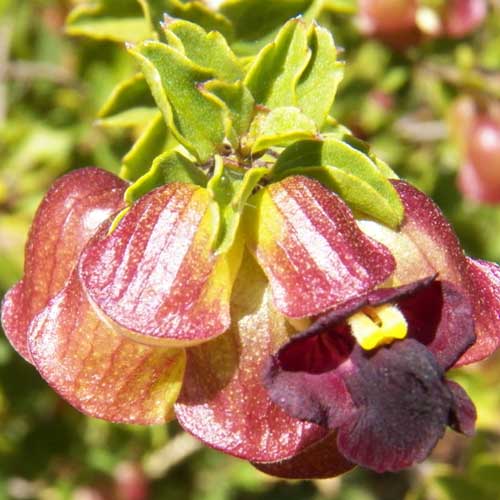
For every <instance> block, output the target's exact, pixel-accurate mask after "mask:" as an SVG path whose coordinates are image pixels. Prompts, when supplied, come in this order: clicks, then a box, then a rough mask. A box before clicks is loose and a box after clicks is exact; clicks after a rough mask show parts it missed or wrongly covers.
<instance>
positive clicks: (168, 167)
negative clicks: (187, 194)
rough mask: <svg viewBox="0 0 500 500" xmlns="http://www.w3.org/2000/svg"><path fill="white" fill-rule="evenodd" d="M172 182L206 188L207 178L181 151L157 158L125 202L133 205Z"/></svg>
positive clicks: (129, 190)
mask: <svg viewBox="0 0 500 500" xmlns="http://www.w3.org/2000/svg"><path fill="white" fill-rule="evenodd" d="M170 182H187V183H189V184H197V185H199V186H206V184H207V176H206V175H205V174H204V173H203V172H202V171H201V170H200V169H199V168H198V167H197V166H196V164H195V163H193V162H192V161H191V160H190V159H189V158H188V157H187V156H186V155H185V154H183V153H182V152H181V151H180V150H179V149H174V150H171V151H167V152H165V153H163V154H161V155H160V156H157V157H156V158H155V160H154V161H153V164H152V166H151V169H150V170H149V171H148V172H147V173H146V174H144V175H143V176H142V177H140V178H139V179H138V180H137V181H136V182H134V184H132V185H131V186H130V187H129V188H128V189H127V191H126V192H125V200H126V201H127V202H128V203H130V204H132V203H134V202H135V201H136V200H138V199H139V198H140V197H141V196H143V195H145V194H146V193H149V191H151V190H153V189H154V188H156V187H158V186H162V185H164V184H168V183H170Z"/></svg>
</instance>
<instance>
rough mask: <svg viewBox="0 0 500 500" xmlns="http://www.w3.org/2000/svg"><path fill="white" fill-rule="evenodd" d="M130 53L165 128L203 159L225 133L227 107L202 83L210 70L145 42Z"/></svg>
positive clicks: (157, 44) (170, 51)
mask: <svg viewBox="0 0 500 500" xmlns="http://www.w3.org/2000/svg"><path fill="white" fill-rule="evenodd" d="M130 52H131V53H132V54H133V55H134V56H135V57H136V58H137V60H138V62H139V64H140V66H141V68H142V71H143V73H144V76H145V78H146V80H147V82H148V84H149V86H150V88H151V92H152V94H153V96H154V98H155V100H156V103H157V105H158V107H159V109H160V110H161V112H162V114H163V117H164V119H165V121H166V123H167V125H168V128H169V129H170V130H171V131H172V133H173V134H174V135H175V137H176V138H177V140H178V141H179V142H180V143H181V144H183V145H184V146H185V147H186V148H187V149H188V150H190V151H191V152H192V153H193V154H195V155H196V156H197V157H198V158H199V159H200V161H205V160H207V158H208V157H209V156H210V155H211V154H213V153H214V151H216V149H217V147H219V146H220V145H221V144H222V142H223V139H224V136H225V118H226V114H227V110H226V108H225V106H224V105H223V103H222V101H220V100H219V99H217V98H216V97H215V96H213V94H209V93H207V92H203V87H202V84H203V82H205V81H206V80H210V79H212V78H213V76H214V75H213V73H212V72H210V71H207V70H206V69H204V68H202V67H201V66H198V65H195V64H194V63H193V62H191V61H190V60H189V59H187V58H186V57H185V56H183V55H182V54H179V52H178V51H177V50H175V49H174V48H172V47H170V46H168V45H166V44H163V43H159V42H154V41H147V42H144V43H142V44H140V45H138V46H136V47H134V48H133V49H130Z"/></svg>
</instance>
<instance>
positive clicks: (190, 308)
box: [2, 17, 500, 478]
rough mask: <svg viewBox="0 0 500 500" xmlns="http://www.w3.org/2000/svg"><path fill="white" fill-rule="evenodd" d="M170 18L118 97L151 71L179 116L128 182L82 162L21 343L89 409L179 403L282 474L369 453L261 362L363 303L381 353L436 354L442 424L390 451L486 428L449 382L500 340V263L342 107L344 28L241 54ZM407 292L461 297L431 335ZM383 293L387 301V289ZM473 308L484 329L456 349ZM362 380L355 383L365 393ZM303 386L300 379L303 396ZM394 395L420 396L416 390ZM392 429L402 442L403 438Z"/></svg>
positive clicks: (159, 116)
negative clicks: (301, 412)
mask: <svg viewBox="0 0 500 500" xmlns="http://www.w3.org/2000/svg"><path fill="white" fill-rule="evenodd" d="M162 29H163V30H164V31H165V36H166V39H168V41H169V43H168V44H166V43H163V42H159V41H157V40H148V41H145V42H142V43H140V44H138V45H137V46H130V47H129V50H130V52H131V53H132V54H133V55H134V57H136V59H137V60H138V62H139V64H140V66H141V69H142V72H143V76H136V77H134V78H133V79H132V80H128V81H127V82H125V83H124V84H121V85H120V86H119V87H118V89H117V90H116V92H115V93H114V94H113V96H112V98H111V104H110V105H109V106H108V108H109V107H110V108H111V109H116V107H118V108H120V109H121V107H122V105H123V102H127V103H128V102H130V95H131V94H130V93H132V94H134V95H136V92H139V93H143V92H144V87H145V85H144V84H145V83H147V85H148V86H149V88H150V90H151V93H152V95H153V96H154V98H155V101H156V103H157V104H158V108H159V110H160V111H161V113H160V112H157V113H155V118H154V119H153V120H152V122H151V124H149V125H148V126H147V127H146V128H145V131H144V135H143V136H141V137H140V138H139V140H138V141H137V143H136V144H135V145H134V147H133V149H132V150H131V151H130V153H129V154H128V155H127V163H126V164H125V165H124V168H123V169H122V172H121V173H122V175H123V176H124V177H125V178H127V179H128V181H124V180H121V179H119V178H118V177H116V176H114V175H112V174H110V173H107V172H104V171H102V170H99V169H96V168H89V169H82V170H77V171H74V172H72V173H70V174H68V175H66V176H65V177H63V178H61V179H60V180H58V181H57V182H56V183H55V184H54V186H53V187H52V188H51V190H50V191H49V192H48V193H47V195H46V197H45V198H44V200H43V201H42V204H41V205H40V207H39V209H38V211H37V214H36V216H35V219H34V221H33V225H32V228H31V232H30V236H29V239H28V244H27V246H26V266H25V273H24V276H23V279H22V280H21V281H20V282H19V283H18V284H17V285H15V286H14V288H12V289H11V291H10V292H9V293H8V294H7V295H6V296H5V298H4V301H3V303H2V324H3V327H4V330H5V332H6V334H7V337H8V338H9V340H10V342H11V343H12V345H13V346H14V348H15V349H17V351H18V352H19V353H20V354H21V355H23V356H24V358H25V359H26V360H27V361H29V362H30V363H32V364H33V365H34V367H35V368H36V369H37V370H38V372H39V373H40V375H41V376H42V377H43V378H44V379H45V380H46V381H47V382H48V384H50V385H51V386H52V387H53V389H54V390H55V391H57V392H58V393H59V394H60V395H61V396H62V397H63V398H64V399H65V400H66V401H68V402H69V403H70V404H72V405H73V406H74V407H75V408H77V409H78V410H80V411H81V412H83V413H85V414H87V415H91V416H93V417H98V418H102V419H106V420H108V421H111V422H123V423H134V424H143V425H150V424H162V423H165V422H168V421H170V420H172V419H173V418H177V420H178V422H179V423H180V425H181V426H182V427H183V428H184V429H185V430H186V431H188V432H190V433H191V434H193V435H194V436H196V437H198V438H199V439H200V440H202V441H203V442H205V443H206V444H207V445H209V446H211V447H213V448H216V449H219V450H221V451H223V452H226V453H228V454H231V455H234V456H236V457H239V458H242V459H246V460H249V461H251V462H252V463H254V464H255V466H256V467H258V468H259V469H261V470H265V471H266V472H269V473H272V474H275V475H278V476H282V477H303V478H311V477H331V476H335V475H338V474H340V473H342V472H345V471H347V470H349V469H351V468H352V467H353V466H354V463H353V462H354V461H355V460H354V459H356V458H357V455H356V457H355V456H354V455H353V454H348V453H346V454H345V456H344V455H343V454H342V453H341V452H340V451H339V449H338V447H337V442H338V441H339V440H341V439H342V425H343V424H344V422H340V421H337V420H335V421H334V422H328V419H326V420H325V419H320V420H319V421H316V420H317V419H316V420H315V419H314V418H311V419H310V421H307V420H303V419H302V418H297V415H295V414H294V412H293V411H292V412H291V411H290V408H289V407H288V406H287V405H286V404H285V405H283V402H282V400H281V399H278V400H277V401H276V395H275V393H274V390H272V389H271V388H270V386H269V377H267V378H266V380H267V382H266V384H267V386H266V384H265V383H264V379H263V373H264V370H265V368H266V366H268V365H269V360H270V359H272V356H273V355H275V354H276V352H281V351H280V349H282V348H283V346H284V345H290V344H288V342H289V341H290V338H292V339H301V338H302V337H303V336H304V335H306V336H307V335H309V332H310V331H311V330H310V329H309V328H315V327H314V326H311V322H315V321H316V320H318V321H320V322H321V321H323V319H324V318H330V320H331V318H333V317H339V316H338V315H339V311H347V313H346V314H347V316H346V318H347V322H348V323H349V324H351V325H353V326H352V328H353V330H354V333H355V336H357V337H358V338H359V341H360V343H361V344H363V345H364V346H365V347H367V346H368V347H369V344H370V343H373V342H374V343H373V346H372V347H373V348H374V349H375V351H374V352H375V353H376V354H375V356H374V358H377V360H378V359H380V360H381V361H380V362H379V363H376V364H375V365H376V366H382V367H384V366H386V365H387V366H388V367H389V368H390V369H391V370H393V369H394V367H396V368H397V369H399V368H398V367H399V365H400V364H401V363H400V362H399V361H398V360H400V358H398V356H397V354H398V353H400V350H401V351H403V352H402V356H403V355H404V356H407V357H411V356H414V353H417V354H416V355H415V356H416V359H417V360H418V361H419V362H421V364H423V365H422V366H424V365H425V366H424V368H422V370H424V371H425V373H428V374H430V381H429V383H428V384H427V386H428V387H429V389H431V390H432V391H434V392H435V393H436V397H435V398H433V399H432V408H433V409H434V410H435V411H436V412H437V413H439V414H440V415H441V417H440V418H439V419H438V424H439V425H438V424H436V425H434V426H432V428H431V432H430V434H431V437H430V438H429V439H428V440H427V441H425V443H424V444H425V446H424V445H421V443H420V442H415V441H411V442H409V444H408V446H406V447H405V450H406V449H407V450H408V453H407V454H406V455H405V456H407V457H409V458H405V459H404V460H401V461H399V462H395V463H394V464H392V465H391V467H394V468H397V467H402V466H406V465H410V464H411V463H413V461H415V460H420V459H422V458H423V457H424V455H425V454H426V453H428V452H429V449H430V448H431V447H432V445H433V444H434V442H435V438H437V437H439V435H440V432H441V431H442V427H443V426H444V424H445V423H451V424H453V425H454V426H455V427H457V428H459V429H461V430H464V431H467V432H469V431H470V430H471V427H472V424H471V422H472V420H473V416H472V410H471V409H470V408H471V406H470V403H469V402H468V400H467V398H466V396H465V395H464V394H463V393H462V392H461V390H460V389H455V388H453V387H454V386H450V385H449V384H446V383H445V382H444V381H443V380H442V377H443V372H444V370H446V369H448V368H449V367H450V366H451V364H454V365H455V366H456V365H458V364H465V363H469V362H473V361H477V360H479V359H482V358H484V357H486V356H488V355H489V354H490V353H491V352H493V350H495V349H496V348H497V346H498V343H499V342H500V334H499V332H498V322H499V321H498V320H499V318H498V309H499V307H498V306H499V304H498V301H499V296H500V283H499V282H500V278H499V275H500V273H499V271H498V267H496V266H495V265H493V264H488V263H484V262H479V261H472V260H467V259H466V257H465V256H464V255H463V253H462V250H461V248H460V246H459V244H458V242H457V240H456V237H455V236H454V234H453V232H452V231H451V229H450V227H449V226H448V225H447V223H446V221H445V220H444V219H443V216H442V214H441V213H440V212H439V210H438V209H437V208H436V207H435V206H434V205H433V204H432V202H431V201H430V200H429V199H428V198H427V197H426V196H424V195H423V194H421V193H419V192H418V191H416V190H414V189H413V188H411V187H410V186H408V185H407V184H405V183H404V182H401V181H395V180H394V177H395V174H394V173H393V172H392V171H391V170H390V168H389V167H388V166H387V165H385V164H384V163H383V162H381V161H380V160H379V159H377V158H376V157H375V156H374V155H373V154H372V153H371V152H370V150H369V148H368V146H367V145H366V144H364V143H362V142H360V141H358V140H356V139H355V138H353V137H352V136H350V135H349V133H348V131H347V130H345V129H344V128H343V127H341V126H339V125H338V124H336V123H335V122H334V120H332V119H331V117H329V111H330V108H331V106H332V103H333V100H334V96H335V89H336V86H337V84H338V81H339V80H340V77H341V68H342V63H340V62H338V61H337V55H336V49H335V46H334V43H333V39H332V37H331V35H330V33H329V32H328V31H326V30H324V29H322V28H320V27H319V26H317V25H316V24H314V23H313V24H307V23H306V22H304V21H302V20H300V19H292V20H290V21H289V22H287V23H286V24H285V25H284V26H283V28H282V29H281V30H280V32H279V33H278V34H277V37H276V40H275V41H274V42H272V43H270V44H268V45H266V46H265V47H264V48H263V49H262V50H261V51H260V52H259V54H257V55H256V56H255V58H253V59H252V61H251V62H249V63H248V61H246V62H245V63H243V62H242V61H241V60H240V59H238V58H237V57H236V56H235V55H234V53H232V51H231V49H230V48H229V45H228V44H227V42H226V41H225V40H224V38H223V37H222V35H220V34H213V33H206V32H205V31H204V30H203V29H202V28H201V27H199V26H197V25H194V24H192V23H189V22H187V21H181V20H175V19H173V18H169V17H167V18H166V19H165V22H164V24H163V27H162ZM276 61H282V63H280V64H277V63H276ZM247 63H248V64H247ZM200 82H203V83H200ZM141 95H142V94H141ZM133 100H134V102H135V98H134V99H133ZM118 102H121V103H122V104H120V105H118ZM148 102H149V103H150V100H148ZM113 103H114V104H113ZM158 141H159V142H160V143H161V144H160V145H157V142H158ZM157 146H158V147H157ZM163 148H166V150H164V149H163ZM391 179H392V180H391ZM129 181H130V182H129ZM429 277H434V278H429ZM422 280H424V281H422ZM415 283H416V284H415ZM401 287H403V288H401ZM405 287H406V288H405ZM436 287H440V288H439V290H440V291H442V292H443V293H442V294H441V295H439V294H437V295H436V293H437V292H436V290H438V288H436ZM393 289H395V291H394V290H393ZM429 290H430V291H429ZM408 291H412V292H415V294H417V293H418V294H419V295H418V296H419V297H420V294H429V293H430V294H431V295H432V293H434V294H435V295H436V297H437V298H436V300H437V304H441V309H439V307H438V308H437V309H432V311H433V312H434V313H435V314H434V315H432V314H431V315H429V316H426V317H425V318H423V319H424V324H423V326H422V331H425V332H431V333H432V332H434V331H435V330H434V329H435V328H436V324H437V320H436V315H437V313H438V312H441V315H440V318H441V319H442V320H443V326H441V323H439V327H438V331H439V338H438V337H437V336H436V339H437V340H436V341H435V342H434V341H433V340H432V338H431V337H432V335H431V334H429V335H430V336H426V335H424V336H421V335H419V336H415V335H413V333H414V328H415V327H414V323H415V322H414V317H413V316H412V315H415V310H416V309H414V308H417V309H418V308H420V305H421V301H420V300H419V301H417V302H416V303H412V305H411V307H410V306H408V307H406V308H405V310H404V311H403V312H401V311H400V310H399V309H397V307H396V306H393V305H391V300H393V301H395V302H394V303H396V302H397V303H399V304H401V300H402V298H403V295H405V294H406V295H408V293H409V292H408ZM406 295H405V296H406ZM381 296H383V297H385V298H386V299H387V298H388V297H389V299H390V300H389V299H388V300H389V302H387V304H388V305H386V306H384V304H383V301H382V302H380V301H378V302H377V301H375V302H374V301H373V297H381ZM426 296H427V295H426ZM440 297H441V299H440ZM445 299H446V300H445ZM452 299H453V300H452ZM408 300H410V298H408ZM360 301H361V302H360ZM440 301H441V302H440ZM450 301H451V302H450ZM370 302H373V305H374V306H376V307H378V308H380V307H381V308H382V309H376V310H375V316H374V318H375V322H376V321H381V322H382V323H383V325H384V328H382V329H378V330H377V328H374V327H373V325H374V324H375V323H374V322H373V321H372V323H371V324H370V323H369V322H368V327H365V326H363V324H365V323H366V320H368V317H367V316H366V315H365V316H363V315H362V314H361V311H358V309H359V307H364V306H366V305H367V304H368V303H370ZM353 304H354V305H356V306H355V307H354V306H353ZM424 304H427V301H426V300H424ZM457 304H458V306H457ZM455 306H457V307H460V308H461V309H460V311H462V309H463V310H464V311H467V312H468V315H465V316H466V318H464V313H463V312H462V314H458V312H459V311H455V310H454V309H453V308H454V307H455ZM384 307H385V309H384ZM346 308H347V309H346ZM401 308H402V306H401ZM436 311H437V312H436ZM364 312H366V310H365V311H364ZM357 314H361V316H357ZM471 316H472V317H473V318H474V320H475V322H474V326H473V327H472V321H471V320H470V317H471ZM318 318H320V319H318ZM321 318H323V319H321ZM377 318H378V319H377ZM457 318H459V319H460V318H462V319H464V324H466V325H467V329H466V330H465V334H464V336H463V338H460V342H458V341H457V342H456V345H455V344H454V343H453V342H454V341H455V340H457V339H456V338H455V337H456V333H457V328H456V322H457V321H458V320H457ZM445 319H446V321H444V320H445ZM314 324H316V325H317V324H318V323H314ZM328 324H329V323H328ZM360 325H361V326H360ZM388 325H389V326H388ZM450 325H452V326H450ZM472 328H473V329H474V332H472ZM304 331H305V332H306V333H301V332H304ZM408 332H409V333H408ZM473 333H474V334H475V337H474V335H473ZM297 335H298V336H297ZM412 335H413V336H412ZM407 336H409V338H408V339H407V338H406V337H407ZM345 337H346V336H344V337H342V338H345ZM349 338H350V337H349ZM393 339H401V340H393ZM474 339H475V340H474ZM336 340H337V339H336ZM294 341H295V340H292V342H294ZM388 342H389V343H392V344H391V347H390V348H385V347H378V344H385V343H388ZM350 345H354V344H352V342H351V344H350ZM400 346H402V347H400ZM406 346H409V347H406ZM285 349H286V348H285ZM377 349H378V350H377ZM386 351H387V352H389V353H390V355H389V359H388V361H386V359H385V358H386V357H387V356H386V355H385V354H384V353H385V352H386ZM333 352H336V351H334V350H331V349H330V350H328V351H327V352H326V355H327V357H328V356H329V355H331V354H332V353H333ZM352 352H353V353H354V355H356V352H358V353H359V352H360V351H359V349H354V348H353V349H352ZM379 352H380V353H381V354H379ZM424 352H425V353H426V354H423V353H424ZM392 353H396V357H395V358H394V359H395V360H396V361H394V360H393V357H391V356H392ZM353 359H354V358H353ZM360 359H361V360H362V356H361V355H358V357H357V358H356V360H357V361H356V363H357V366H363V367H364V368H366V369H367V370H368V371H369V370H370V369H371V368H370V366H371V365H370V364H368V365H366V364H365V365H366V366H365V365H363V364H362V362H361V361H359V360H360ZM422 360H423V361H422ZM358 361H359V362H358ZM345 363H351V361H350V358H346V360H345ZM398 363H399V364H398ZM339 366H340V365H339ZM346 367H347V365H344V366H343V367H342V370H343V369H344V368H346ZM364 368H363V369H364ZM422 370H420V371H418V370H417V373H418V374H419V375H420V374H421V373H422ZM396 371H397V370H396ZM345 373H347V374H348V377H349V376H350V375H349V371H348V370H347V372H345ZM345 373H343V375H345ZM398 373H399V372H398ZM351 381H352V379H351ZM353 383H355V384H356V385H357V386H359V388H360V391H354V392H353V394H354V393H357V394H364V393H366V389H367V388H366V386H364V385H363V382H362V381H357V380H355V381H354V382H353ZM450 387H451V389H450ZM296 389H297V391H295V392H293V391H288V395H289V396H291V397H293V398H301V397H303V391H302V388H301V387H299V386H297V388H296ZM374 389H376V388H374ZM447 391H448V392H447ZM278 392H279V391H278ZM388 394H389V393H388ZM391 394H392V395H391V397H392V400H393V401H396V402H397V401H399V400H400V399H401V400H402V401H403V402H405V401H406V395H405V392H404V391H399V392H398V393H391ZM343 395H344V396H346V397H347V393H345V392H344V393H342V392H339V393H338V394H337V393H335V397H337V396H338V397H343ZM280 398H281V396H280ZM273 400H275V401H273ZM285 400H286V398H285ZM421 400H422V398H420V399H418V400H417V401H418V402H421ZM276 403H278V404H276ZM373 404H375V407H377V399H376V398H375V399H374V400H373V402H369V404H368V405H367V409H368V411H372V409H373V407H374V406H373ZM346 407H347V406H346ZM350 410H351V408H349V411H350ZM325 411H326V409H325ZM446 411H448V413H450V415H452V417H453V418H451V417H450V418H448V419H447V420H446V422H445V417H444V413H446ZM406 413H407V414H408V411H407V412H406ZM427 413H428V412H427ZM427 413H426V415H427ZM414 420H415V421H418V418H417V417H415V418H414ZM427 420H428V419H427V417H425V418H424V423H426V422H427ZM433 422H434V420H433ZM330 424H333V427H334V430H333V431H332V429H330V427H332V425H330ZM337 424H338V427H337ZM391 425H392V427H394V424H393V423H391ZM337 430H338V435H337ZM392 435H393V434H391V436H392ZM394 436H395V438H394V441H393V444H394V446H400V445H401V443H400V442H399V439H402V437H401V436H403V434H402V433H401V432H399V433H394ZM398 436H399V437H398ZM405 443H406V441H405V442H404V443H403V444H405ZM379 444H380V446H381V450H382V449H383V446H382V444H381V443H379ZM384 445H385V443H384ZM377 446H378V444H377ZM340 450H341V451H344V448H343V447H342V446H340ZM358 462H360V463H365V464H366V465H368V466H373V467H374V468H378V464H376V463H371V462H368V461H364V460H358Z"/></svg>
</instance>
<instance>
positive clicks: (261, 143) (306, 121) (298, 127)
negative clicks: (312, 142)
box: [252, 106, 318, 153]
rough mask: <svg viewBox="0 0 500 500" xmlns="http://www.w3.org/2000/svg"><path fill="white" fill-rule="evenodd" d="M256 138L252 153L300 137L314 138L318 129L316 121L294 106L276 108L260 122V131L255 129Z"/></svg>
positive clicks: (286, 143) (289, 142) (283, 144)
mask: <svg viewBox="0 0 500 500" xmlns="http://www.w3.org/2000/svg"><path fill="white" fill-rule="evenodd" d="M253 133H255V135H256V140H255V142H254V144H253V145H252V153H257V152H258V151H262V150H264V149H267V148H270V147H272V146H287V145H289V144H291V143H292V142H294V141H297V140H300V139H310V138H314V137H315V136H316V135H317V133H318V131H317V129H316V125H315V123H314V122H313V121H312V120H311V119H310V118H309V117H307V116H306V115H305V114H303V113H301V111H300V109H298V108H294V107H292V106H285V107H281V108H275V109H273V110H272V111H271V112H270V113H268V114H267V115H266V116H265V117H263V119H262V120H261V121H260V122H258V131H254V132H253Z"/></svg>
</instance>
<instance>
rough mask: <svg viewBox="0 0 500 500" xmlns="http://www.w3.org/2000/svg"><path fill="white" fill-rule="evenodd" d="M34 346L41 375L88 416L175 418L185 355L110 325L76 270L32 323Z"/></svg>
mask: <svg viewBox="0 0 500 500" xmlns="http://www.w3.org/2000/svg"><path fill="white" fill-rule="evenodd" d="M29 347H30V352H31V356H32V359H33V362H34V364H35V366H36V368H37V369H38V371H39V372H40V374H41V375H42V377H43V378H44V379H45V380H46V381H47V382H48V383H49V384H50V385H51V386H52V387H53V389H54V390H55V391H57V392H58V393H59V394H60V395H61V396H62V397H63V398H64V399H66V400H67V401H68V402H69V403H70V404H71V405H73V406H74V407H75V408H77V409H78V410H80V411H81V412H83V413H85V414H87V415H90V416H93V417H98V418H103V419H105V420H108V421H111V422H123V423H134V424H148V425H149V424H160V423H164V422H166V421H168V420H169V419H171V418H172V415H173V414H172V405H173V403H174V401H175V400H176V398H177V395H178V393H179V390H180V387H181V382H182V375H183V372H184V366H185V354H184V351H183V350H180V349H165V348H156V347H150V346H145V345H142V344H138V343H136V342H134V341H132V340H129V339H127V338H126V337H124V336H122V335H119V334H118V333H116V332H114V331H113V330H111V329H110V328H108V327H106V325H105V324H104V323H103V322H102V321H100V320H99V318H98V317H97V315H96V313H95V312H94V310H93V308H92V306H91V305H90V303H89V302H88V300H87V298H86V296H85V293H84V291H83V290H82V287H81V285H80V282H79V280H78V277H77V273H76V271H75V272H74V273H73V275H72V276H71V278H70V279H69V281H68V282H67V284H66V286H65V287H64V288H63V290H62V291H61V292H60V293H59V294H58V295H57V296H56V297H54V298H53V299H52V300H51V301H50V303H49V304H48V306H47V307H46V308H45V309H44V310H43V311H42V312H41V313H40V314H39V315H38V316H36V318H35V319H34V320H33V322H32V323H31V325H30V329H29Z"/></svg>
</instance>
